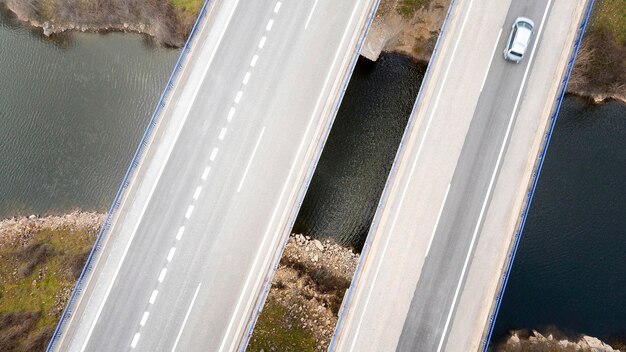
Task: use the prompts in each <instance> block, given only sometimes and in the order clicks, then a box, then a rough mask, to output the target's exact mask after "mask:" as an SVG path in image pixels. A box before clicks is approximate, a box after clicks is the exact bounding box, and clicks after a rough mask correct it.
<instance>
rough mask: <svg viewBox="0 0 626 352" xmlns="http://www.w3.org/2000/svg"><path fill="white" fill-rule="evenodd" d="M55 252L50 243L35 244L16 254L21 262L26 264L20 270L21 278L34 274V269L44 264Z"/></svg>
mask: <svg viewBox="0 0 626 352" xmlns="http://www.w3.org/2000/svg"><path fill="white" fill-rule="evenodd" d="M53 251H54V248H53V247H52V245H51V244H49V243H33V244H30V245H28V246H26V247H25V248H23V249H22V250H20V251H18V252H17V253H16V256H17V258H18V259H20V261H25V263H24V264H23V265H22V266H21V267H20V268H19V270H18V272H19V275H20V277H26V276H28V275H30V274H31V273H32V272H33V269H35V267H36V266H37V265H39V264H43V263H44V262H45V261H46V259H48V258H49V257H50V256H51V255H52V253H53Z"/></svg>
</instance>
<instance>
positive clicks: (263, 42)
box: [259, 36, 267, 49]
mask: <svg viewBox="0 0 626 352" xmlns="http://www.w3.org/2000/svg"><path fill="white" fill-rule="evenodd" d="M266 40H267V38H266V37H265V36H263V37H262V38H261V41H259V49H263V46H264V45H265V41H266Z"/></svg>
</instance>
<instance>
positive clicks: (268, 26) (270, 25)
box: [265, 19, 274, 32]
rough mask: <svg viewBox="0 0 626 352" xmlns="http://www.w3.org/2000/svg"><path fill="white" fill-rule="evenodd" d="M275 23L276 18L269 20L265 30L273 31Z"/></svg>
mask: <svg viewBox="0 0 626 352" xmlns="http://www.w3.org/2000/svg"><path fill="white" fill-rule="evenodd" d="M273 25H274V20H272V19H270V20H269V22H267V26H265V30H266V31H268V32H269V31H271V30H272V26H273Z"/></svg>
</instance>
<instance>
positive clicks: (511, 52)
mask: <svg viewBox="0 0 626 352" xmlns="http://www.w3.org/2000/svg"><path fill="white" fill-rule="evenodd" d="M509 54H511V55H513V56H517V57H522V54H520V53H518V52H515V51H509Z"/></svg>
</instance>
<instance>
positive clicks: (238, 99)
mask: <svg viewBox="0 0 626 352" xmlns="http://www.w3.org/2000/svg"><path fill="white" fill-rule="evenodd" d="M242 96H243V92H242V91H238V92H237V95H235V104H239V102H240V101H241V97H242Z"/></svg>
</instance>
